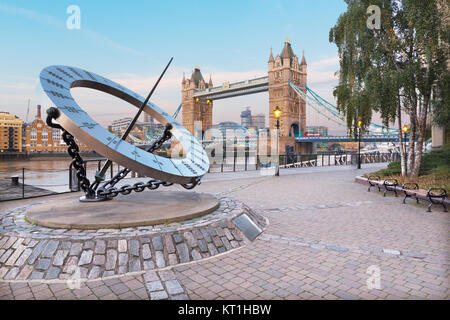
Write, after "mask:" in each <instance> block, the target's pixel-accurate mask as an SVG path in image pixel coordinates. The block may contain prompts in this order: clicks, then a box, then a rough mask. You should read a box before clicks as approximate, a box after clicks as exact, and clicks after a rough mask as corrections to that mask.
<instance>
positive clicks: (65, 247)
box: [60, 241, 72, 250]
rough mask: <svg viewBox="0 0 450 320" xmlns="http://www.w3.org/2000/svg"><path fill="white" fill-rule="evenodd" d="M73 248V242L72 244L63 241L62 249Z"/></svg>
mask: <svg viewBox="0 0 450 320" xmlns="http://www.w3.org/2000/svg"><path fill="white" fill-rule="evenodd" d="M71 246H72V242H70V241H63V242H61V246H60V249H63V250H64V249H67V250H68V249H70V247H71Z"/></svg>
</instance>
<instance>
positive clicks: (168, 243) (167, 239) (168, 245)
mask: <svg viewBox="0 0 450 320" xmlns="http://www.w3.org/2000/svg"><path fill="white" fill-rule="evenodd" d="M164 244H165V246H166V250H167V252H168V253H169V254H170V253H175V245H174V243H173V240H172V237H171V236H170V235H169V234H166V235H165V236H164Z"/></svg>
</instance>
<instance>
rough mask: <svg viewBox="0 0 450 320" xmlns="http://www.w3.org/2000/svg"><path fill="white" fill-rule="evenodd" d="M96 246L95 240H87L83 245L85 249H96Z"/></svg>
mask: <svg viewBox="0 0 450 320" xmlns="http://www.w3.org/2000/svg"><path fill="white" fill-rule="evenodd" d="M94 247H95V242H94V241H86V242H85V243H84V245H83V249H84V250H86V249H91V250H94Z"/></svg>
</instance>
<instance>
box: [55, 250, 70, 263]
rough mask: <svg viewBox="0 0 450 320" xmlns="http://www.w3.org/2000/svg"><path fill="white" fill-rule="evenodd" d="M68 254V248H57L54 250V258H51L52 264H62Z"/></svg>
mask: <svg viewBox="0 0 450 320" xmlns="http://www.w3.org/2000/svg"><path fill="white" fill-rule="evenodd" d="M68 254H69V250H58V251H57V252H56V255H55V258H54V259H53V265H55V266H62V265H63V264H64V260H65V259H66V257H67V255H68Z"/></svg>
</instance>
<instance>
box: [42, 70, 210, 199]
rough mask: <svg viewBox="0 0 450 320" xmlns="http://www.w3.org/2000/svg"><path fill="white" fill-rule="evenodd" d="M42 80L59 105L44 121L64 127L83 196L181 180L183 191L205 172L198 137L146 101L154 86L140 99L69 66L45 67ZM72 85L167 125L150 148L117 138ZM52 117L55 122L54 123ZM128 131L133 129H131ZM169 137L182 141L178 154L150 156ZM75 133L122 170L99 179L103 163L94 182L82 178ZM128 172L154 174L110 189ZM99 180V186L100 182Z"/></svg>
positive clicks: (103, 195)
mask: <svg viewBox="0 0 450 320" xmlns="http://www.w3.org/2000/svg"><path fill="white" fill-rule="evenodd" d="M169 64H170V62H169ZM166 69H167V67H166ZM161 76H162V75H161ZM160 78H161V77H160ZM40 80H41V85H42V87H43V89H44V91H45V92H46V94H47V96H48V97H49V98H50V100H51V101H52V102H53V103H54V104H55V106H56V107H57V108H50V109H49V110H48V111H47V112H48V117H47V124H48V125H50V126H52V127H54V128H59V129H61V130H63V135H62V136H63V139H64V141H65V142H66V144H67V145H68V152H69V155H70V156H71V157H72V158H73V161H72V163H73V166H74V168H75V169H76V170H77V177H78V179H79V180H80V185H81V188H82V189H83V191H84V192H85V193H86V196H85V197H84V199H86V200H104V199H110V198H112V197H114V196H116V195H118V194H119V193H120V194H124V195H126V194H129V193H131V192H132V191H137V192H141V191H144V190H145V189H146V188H148V189H151V190H154V189H157V188H158V187H159V186H160V185H163V186H169V185H172V184H174V183H177V184H181V185H182V186H183V187H185V188H186V189H192V188H194V187H195V186H196V185H197V184H198V183H199V182H200V179H201V177H202V176H203V175H204V174H205V173H206V172H207V171H208V170H209V159H208V156H207V155H206V152H205V151H204V149H203V148H202V146H201V145H200V143H199V142H198V141H197V139H196V138H194V137H193V136H192V135H191V134H190V133H189V131H187V130H186V129H185V128H184V127H183V126H182V125H181V124H180V123H179V122H178V121H176V120H175V119H174V118H172V117H171V116H170V115H169V114H167V113H166V112H164V111H163V110H162V109H161V108H159V107H158V106H156V105H154V104H153V103H151V102H150V101H149V100H148V99H149V97H150V95H151V93H152V92H153V90H152V92H151V93H150V95H149V97H147V99H144V98H143V97H141V96H140V95H138V94H137V93H135V92H132V91H130V90H128V89H127V88H124V87H123V86H121V85H120V84H118V83H116V82H114V81H111V80H109V79H106V78H104V77H102V76H100V75H98V74H96V73H93V72H89V71H86V70H82V69H79V68H75V67H68V66H49V67H47V68H45V69H44V70H42V72H41V74H40ZM158 82H159V80H158ZM76 87H84V88H91V89H95V90H99V91H102V92H105V93H109V94H111V95H113V96H115V97H118V98H120V99H122V100H124V101H126V102H128V103H130V104H132V105H134V106H136V107H137V108H141V107H142V110H143V112H146V113H148V114H149V115H151V116H152V117H153V118H154V119H156V120H157V121H159V122H160V123H163V124H166V127H165V130H164V132H163V134H162V135H161V136H160V137H159V138H158V139H157V140H156V141H155V142H154V144H153V145H152V146H151V147H150V148H149V149H148V150H143V149H140V148H138V147H137V146H134V145H132V144H130V143H128V142H127V141H125V140H123V139H121V138H119V137H116V136H115V135H114V134H113V133H111V132H109V131H108V130H106V129H104V128H103V127H102V126H100V125H99V124H98V123H97V122H96V121H95V120H93V119H92V118H91V117H90V116H89V114H88V113H86V112H85V111H84V110H83V109H82V108H81V107H80V106H79V105H78V104H77V102H76V101H75V100H74V99H73V97H72V95H71V93H70V89H71V88H76ZM145 102H146V103H145ZM52 120H55V122H56V123H57V124H55V123H54V122H52ZM129 129H130V130H131V128H129ZM172 136H173V137H174V138H175V139H177V140H178V141H179V143H180V144H181V147H182V149H183V156H182V157H179V158H166V157H161V156H159V155H157V154H153V152H154V151H156V150H157V149H158V148H159V147H161V145H162V143H164V142H165V141H167V140H169V139H170V138H171V137H172ZM74 137H75V138H76V139H78V140H79V141H81V142H83V143H84V144H85V145H87V146H88V147H89V148H91V149H92V150H94V151H96V152H97V153H99V154H101V155H102V156H104V157H105V158H107V159H108V160H109V161H108V162H109V163H110V162H116V163H118V164H119V165H121V166H122V167H124V169H122V170H121V171H119V173H118V174H117V175H116V176H114V177H113V178H112V179H111V180H109V181H104V182H102V181H101V180H102V179H103V175H104V172H105V171H106V170H105V167H106V166H104V168H103V169H102V170H101V171H100V172H98V173H97V176H96V181H95V182H93V183H90V181H89V180H88V179H87V178H86V172H85V170H84V167H83V160H82V158H81V157H80V155H79V153H78V146H77V144H76V142H75V139H74ZM106 169H107V167H106ZM130 171H135V172H138V173H139V174H141V175H143V176H146V177H152V179H151V180H149V181H147V182H138V183H135V184H134V185H133V186H130V185H124V186H122V187H121V188H116V187H114V185H115V184H116V183H117V182H119V181H120V180H121V179H123V178H125V176H126V175H127V174H128V173H129V172H130ZM101 183H102V185H100V184H101Z"/></svg>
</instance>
